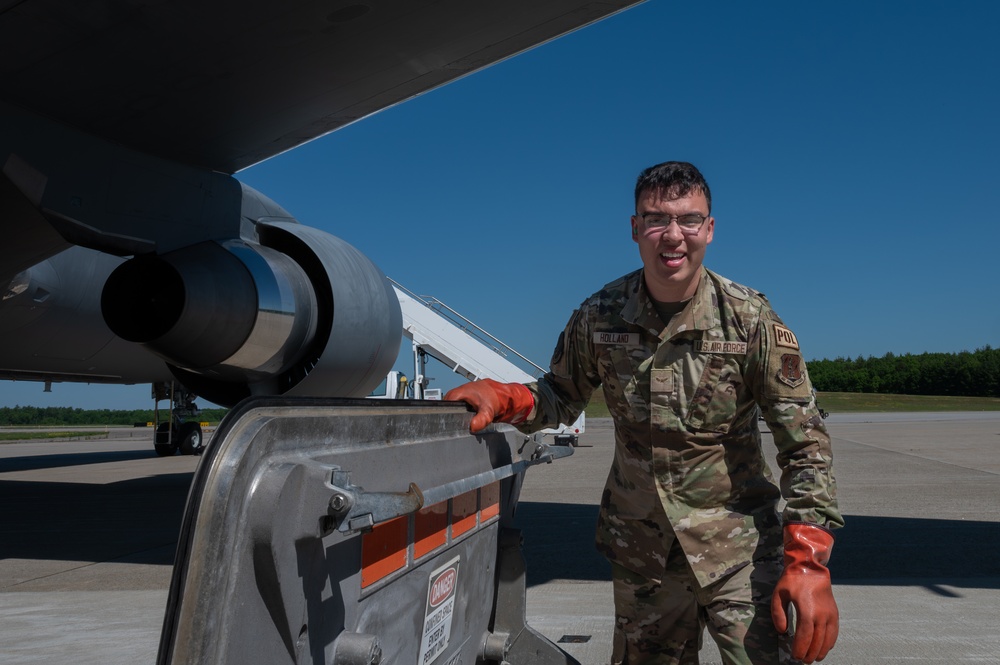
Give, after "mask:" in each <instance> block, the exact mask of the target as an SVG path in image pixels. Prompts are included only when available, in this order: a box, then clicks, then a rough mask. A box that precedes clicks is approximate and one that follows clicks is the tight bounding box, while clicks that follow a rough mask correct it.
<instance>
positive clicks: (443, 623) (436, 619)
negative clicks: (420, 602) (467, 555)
mask: <svg viewBox="0 0 1000 665" xmlns="http://www.w3.org/2000/svg"><path fill="white" fill-rule="evenodd" d="M459 558H460V557H455V558H454V559H452V560H451V561H449V562H448V563H446V564H444V565H443V566H441V567H440V568H438V569H437V570H435V571H434V572H433V573H431V577H430V580H429V581H428V583H427V607H426V609H425V611H424V629H423V632H422V633H421V638H420V661H419V662H420V665H430V663H433V662H434V660H435V659H436V658H437V657H438V656H440V655H441V654H442V653H444V651H445V649H447V648H448V641H449V640H450V639H451V623H452V618H453V617H454V615H455V593H456V591H457V589H458V564H459Z"/></svg>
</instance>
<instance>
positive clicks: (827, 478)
mask: <svg viewBox="0 0 1000 665" xmlns="http://www.w3.org/2000/svg"><path fill="white" fill-rule="evenodd" d="M598 385H602V386H603V389H604V397H605V399H606V401H607V404H608V408H609V409H610V411H611V414H612V416H613V417H614V423H615V457H614V462H613V464H612V467H611V471H610V473H609V475H608V481H607V485H606V486H605V490H604V494H603V497H602V499H601V508H600V516H599V519H598V526H597V546H598V549H599V550H601V551H602V552H603V553H604V554H605V555H606V556H608V557H609V558H610V559H612V560H614V561H616V562H617V563H619V564H621V565H622V566H625V567H626V568H628V569H630V570H633V571H635V572H637V573H640V574H643V575H645V576H646V577H649V578H652V579H659V578H660V572H662V570H663V567H664V563H665V558H664V557H665V556H666V553H667V549H665V548H669V544H670V543H671V542H672V540H673V537H674V535H676V538H677V541H678V543H679V544H680V546H681V547H682V549H683V550H684V553H685V554H686V556H687V560H688V563H689V564H690V566H691V569H692V571H693V572H694V574H695V577H696V578H697V580H698V582H699V584H701V585H702V586H707V585H709V584H712V583H713V582H715V581H717V580H719V579H721V578H722V577H723V576H725V575H727V574H729V573H731V572H734V571H736V570H738V569H739V568H741V567H743V566H745V565H747V564H748V563H750V562H751V561H752V560H753V558H754V552H755V550H757V548H758V546H760V547H762V548H763V547H764V542H763V539H762V538H761V535H762V534H763V535H766V536H768V538H766V540H767V541H768V542H769V543H774V542H777V543H778V548H779V552H780V523H779V522H778V518H777V515H776V512H775V508H776V505H777V502H778V500H779V498H780V497H781V496H782V495H783V496H784V497H785V499H786V500H787V506H786V508H785V509H784V519H785V520H786V521H799V522H808V523H813V524H818V525H820V526H823V527H826V528H835V527H839V526H841V525H842V524H843V521H842V518H841V516H840V514H839V512H838V510H837V503H836V489H835V483H834V478H833V474H832V458H831V451H830V438H829V436H828V435H827V432H826V428H825V426H824V424H823V419H822V418H821V417H820V415H819V411H818V409H817V407H816V403H815V398H814V395H813V392H812V386H811V384H810V382H809V378H808V376H807V374H806V367H805V363H804V362H803V360H802V357H801V353H800V350H799V346H798V341H797V340H796V338H795V336H794V335H793V334H792V332H791V331H790V330H788V329H787V328H786V327H785V326H784V325H783V324H782V321H781V319H779V318H778V316H777V314H775V313H774V311H773V310H772V309H771V306H770V304H769V303H768V302H767V300H766V299H765V298H764V297H763V296H762V295H761V294H759V293H757V292H756V291H753V290H751V289H748V288H746V287H744V286H741V285H739V284H736V283H734V282H732V281H730V280H728V279H726V278H724V277H721V276H719V275H717V274H715V273H713V272H711V271H709V270H706V269H704V268H702V274H701V282H700V283H699V286H698V289H697V292H696V293H695V295H694V297H693V298H692V299H691V301H690V302H689V303H688V305H687V306H686V307H685V308H684V310H683V311H681V312H680V313H679V314H677V315H676V316H674V317H673V319H672V320H671V321H670V323H669V325H665V324H664V323H663V322H662V321H661V320H660V318H659V316H658V315H657V313H656V311H655V310H654V309H653V307H652V304H651V302H650V300H649V296H648V294H647V291H646V288H645V286H644V282H643V276H642V270H638V271H636V272H634V273H631V274H629V275H626V276H625V277H622V278H621V279H619V280H617V281H614V282H612V283H610V284H608V285H606V286H605V287H604V288H603V289H601V290H600V291H599V292H598V293H596V294H594V295H593V296H591V297H590V298H589V299H587V300H586V301H585V302H584V303H583V304H582V305H581V306H580V308H579V309H578V310H577V311H575V312H574V313H573V316H572V317H571V319H570V321H569V324H568V325H567V327H566V329H565V331H563V333H562V335H561V336H560V338H559V341H558V343H557V345H556V349H555V352H554V354H553V357H552V364H551V367H550V370H549V372H548V373H547V374H546V375H545V376H543V377H542V378H541V379H539V381H538V382H537V383H533V384H529V385H528V388H529V390H531V391H532V393H533V394H534V396H535V404H536V407H535V409H534V410H533V412H532V413H531V415H530V417H529V420H528V421H527V422H526V423H525V424H523V425H522V426H521V427H522V429H524V430H525V431H536V430H538V429H541V428H543V427H551V426H554V425H556V424H558V423H560V422H564V423H571V422H573V421H574V420H575V419H576V417H577V415H578V414H579V412H580V411H581V410H582V409H583V408H584V406H586V404H587V402H588V401H589V399H590V396H591V393H592V392H593V391H594V390H595V389H596V388H597V387H598ZM758 407H759V409H760V411H758ZM758 413H762V414H763V416H764V418H765V420H766V421H767V423H768V425H769V426H770V429H771V432H772V433H773V435H774V440H775V443H776V444H777V448H778V451H779V464H780V465H781V467H782V474H781V491H780V492H779V489H778V487H777V486H776V484H775V482H774V479H773V478H772V476H771V472H770V469H769V468H768V465H767V463H766V461H765V459H764V456H763V454H762V452H761V443H760V431H759V428H758V425H757V420H758ZM775 534H777V537H776V541H775V538H774V536H775Z"/></svg>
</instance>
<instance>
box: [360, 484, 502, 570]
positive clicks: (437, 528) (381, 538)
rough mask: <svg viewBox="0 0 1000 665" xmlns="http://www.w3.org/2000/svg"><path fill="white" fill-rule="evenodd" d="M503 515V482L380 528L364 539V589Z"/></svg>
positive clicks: (381, 524) (362, 562) (391, 521)
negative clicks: (501, 499) (501, 497)
mask: <svg viewBox="0 0 1000 665" xmlns="http://www.w3.org/2000/svg"><path fill="white" fill-rule="evenodd" d="M449 508H450V510H449ZM499 515H500V481H496V482H494V483H491V484H490V485H487V486H486V487H482V488H480V489H479V490H472V491H470V492H466V493H465V494H462V495H460V496H457V497H455V498H453V499H451V500H449V501H442V502H441V503H438V504H435V505H433V506H429V507H427V508H424V509H422V510H420V511H418V512H417V513H416V514H414V515H412V516H406V517H397V518H394V519H391V520H388V521H386V522H380V523H379V524H376V525H375V527H374V528H373V529H372V530H371V531H369V532H368V533H365V534H362V536H361V588H362V589H363V588H365V587H368V586H371V585H372V584H374V583H376V582H378V581H379V580H382V579H385V578H386V577H388V576H389V575H392V574H393V573H395V572H397V571H399V570H402V569H404V568H406V567H407V566H408V565H410V564H412V563H413V562H414V561H416V560H418V559H420V558H422V557H425V556H427V555H429V554H430V553H432V552H434V551H436V550H438V549H440V548H441V547H443V546H445V545H447V544H450V543H452V542H454V540H455V539H457V538H459V537H460V536H463V535H465V534H467V533H470V532H472V531H473V530H475V529H476V528H477V527H480V526H482V525H484V524H486V523H487V522H489V521H490V520H492V519H494V518H496V517H498V516H499ZM411 519H412V520H413V521H412V524H413V528H412V529H411V528H410V524H411V522H410V520H411ZM449 526H450V527H451V528H450V530H449ZM411 534H412V543H413V550H412V554H411V550H410V542H411ZM411 556H412V558H411Z"/></svg>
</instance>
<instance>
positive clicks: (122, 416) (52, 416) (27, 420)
mask: <svg viewBox="0 0 1000 665" xmlns="http://www.w3.org/2000/svg"><path fill="white" fill-rule="evenodd" d="M227 411H228V409H202V411H201V417H200V420H201V421H202V422H205V421H207V422H213V423H215V422H218V421H220V420H222V417H223V416H224V415H226V413H227ZM167 415H168V412H167V410H165V409H161V410H160V420H161V422H162V421H164V420H166V417H167ZM147 422H153V410H152V409H136V410H134V411H113V410H111V409H86V410H85V409H74V408H71V407H68V406H14V407H9V406H5V407H0V426H4V425H17V426H30V425H49V426H52V425H56V426H59V425H88V426H89V425H134V424H136V423H147Z"/></svg>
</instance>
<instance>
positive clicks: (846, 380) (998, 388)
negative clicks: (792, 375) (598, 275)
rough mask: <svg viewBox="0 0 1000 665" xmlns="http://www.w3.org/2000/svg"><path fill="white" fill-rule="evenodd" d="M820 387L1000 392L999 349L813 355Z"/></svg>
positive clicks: (847, 390) (853, 390)
mask: <svg viewBox="0 0 1000 665" xmlns="http://www.w3.org/2000/svg"><path fill="white" fill-rule="evenodd" d="M809 378H811V379H812V382H813V387H815V388H816V390H818V391H821V392H840V393H887V394H895V395H948V396H956V397H1000V349H992V348H990V347H989V346H986V347H984V348H982V349H976V350H975V351H972V352H969V351H962V352H961V353H921V354H920V355H911V354H909V353H907V354H905V355H902V356H897V355H895V354H893V353H887V354H885V355H884V356H882V357H881V358H874V357H868V358H862V357H861V356H858V358H857V359H855V360H851V359H850V358H837V359H836V360H826V359H825V358H824V359H823V360H812V361H810V362H809Z"/></svg>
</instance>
